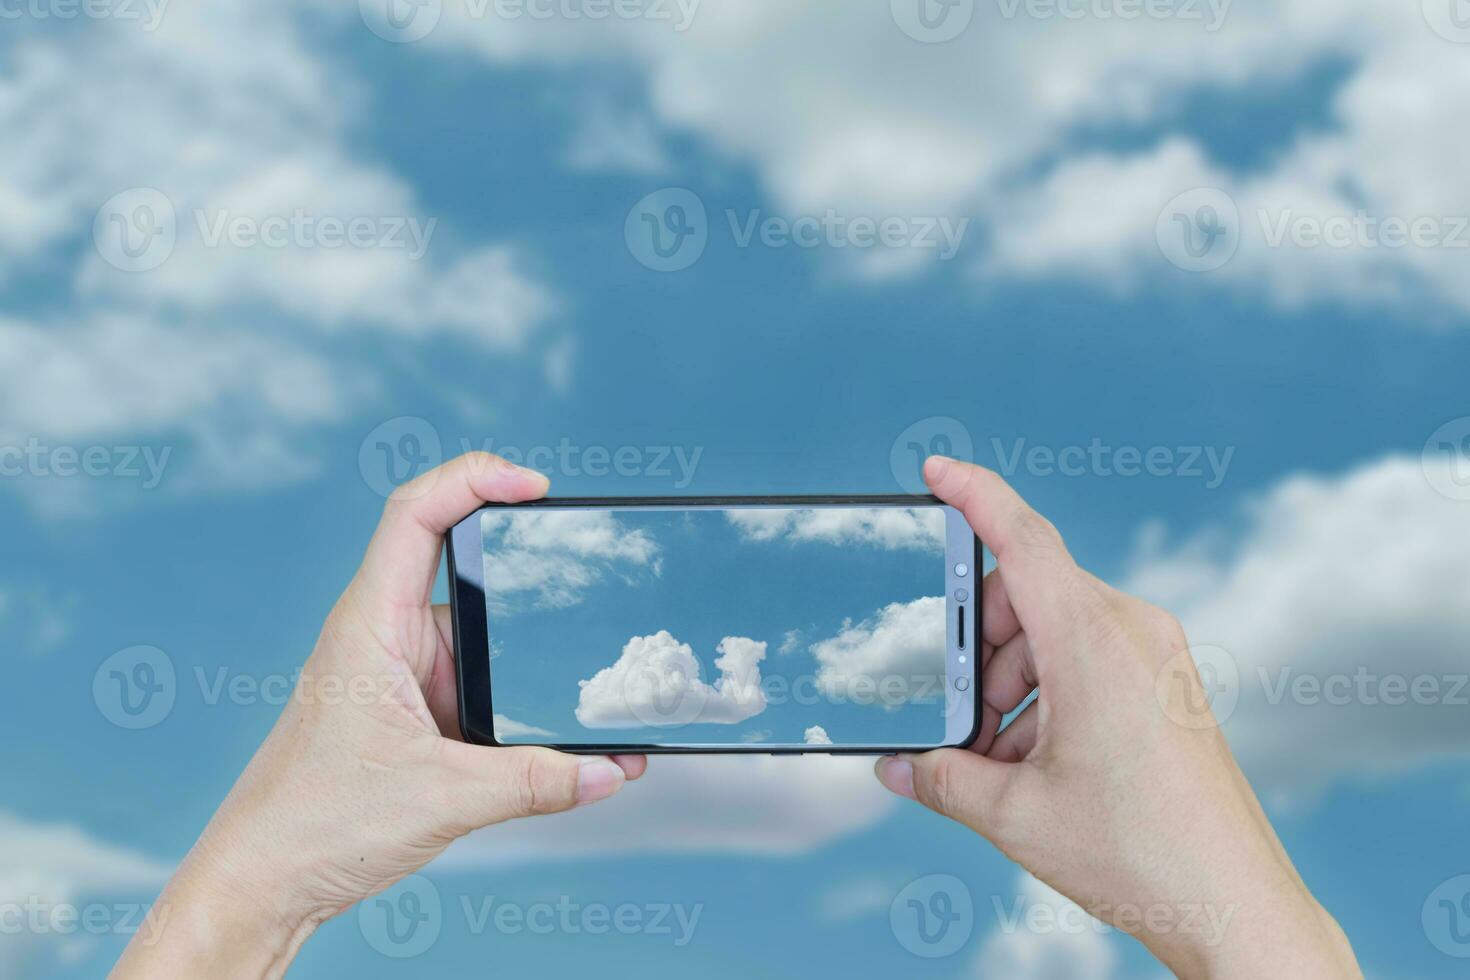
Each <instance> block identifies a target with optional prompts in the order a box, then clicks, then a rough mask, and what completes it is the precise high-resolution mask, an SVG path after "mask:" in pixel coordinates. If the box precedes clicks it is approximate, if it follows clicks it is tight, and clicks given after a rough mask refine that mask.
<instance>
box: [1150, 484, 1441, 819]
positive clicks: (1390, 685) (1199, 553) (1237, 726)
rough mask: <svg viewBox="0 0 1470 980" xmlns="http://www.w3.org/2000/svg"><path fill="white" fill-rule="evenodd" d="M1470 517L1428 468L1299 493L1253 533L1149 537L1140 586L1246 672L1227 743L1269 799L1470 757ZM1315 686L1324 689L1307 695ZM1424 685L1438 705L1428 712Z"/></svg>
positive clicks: (1201, 641)
mask: <svg viewBox="0 0 1470 980" xmlns="http://www.w3.org/2000/svg"><path fill="white" fill-rule="evenodd" d="M1425 465H1428V466H1430V467H1431V468H1432V467H1434V466H1438V465H1440V464H1438V463H1431V464H1425ZM1444 465H1448V463H1446V464H1444ZM1465 506H1466V505H1465V504H1464V503H1463V502H1462V501H1457V500H1451V499H1449V498H1447V497H1444V496H1441V495H1440V494H1439V493H1437V492H1436V491H1435V490H1434V489H1432V488H1431V486H1430V485H1429V483H1428V482H1427V481H1426V477H1425V469H1424V466H1421V462H1420V460H1418V459H1410V458H1407V457H1389V458H1386V459H1383V460H1380V461H1378V462H1375V463H1371V464H1367V465H1364V466H1361V467H1359V468H1357V469H1355V470H1352V471H1350V472H1347V473H1345V474H1342V475H1340V476H1335V477H1319V476H1305V475H1303V476H1296V477H1292V478H1290V479H1287V480H1285V481H1283V482H1282V483H1280V484H1279V485H1277V486H1276V487H1274V488H1273V489H1271V490H1270V491H1269V492H1267V493H1265V494H1264V495H1263V496H1262V497H1260V498H1259V499H1258V500H1256V501H1254V502H1253V503H1252V504H1251V505H1250V507H1249V508H1247V509H1246V510H1245V512H1244V514H1243V515H1242V520H1241V522H1240V526H1239V527H1236V526H1233V525H1232V526H1212V527H1207V528H1205V529H1203V530H1201V531H1200V532H1198V533H1196V534H1194V535H1192V536H1191V537H1189V538H1186V539H1185V540H1183V541H1181V542H1179V543H1177V544H1174V545H1166V544H1164V543H1162V542H1161V541H1160V540H1159V532H1158V531H1157V530H1155V531H1152V532H1150V534H1149V535H1148V536H1147V537H1146V539H1145V542H1144V544H1143V545H1142V546H1141V547H1140V550H1139V553H1138V554H1137V555H1136V556H1135V558H1134V562H1133V566H1134V567H1133V571H1132V574H1131V575H1130V577H1129V580H1128V583H1127V586H1128V587H1129V588H1130V589H1131V590H1132V591H1136V592H1138V593H1140V594H1142V595H1144V596H1146V597H1148V598H1151V599H1154V600H1155V601H1158V602H1159V603H1161V604H1162V605H1164V606H1165V607H1167V608H1170V609H1171V610H1173V611H1174V612H1175V613H1176V614H1178V615H1179V617H1180V619H1181V620H1182V621H1183V623H1184V625H1185V628H1186V630H1187V632H1188V634H1189V638H1190V642H1191V643H1193V644H1195V645H1197V646H1202V645H1216V646H1219V647H1222V648H1224V649H1225V650H1226V651H1228V653H1229V654H1230V656H1231V657H1232V658H1233V660H1234V661H1235V664H1236V665H1237V667H1238V673H1239V680H1240V684H1239V700H1238V703H1237V705H1236V706H1235V708H1234V711H1233V713H1232V714H1231V715H1230V716H1229V717H1228V719H1227V720H1226V722H1225V724H1224V731H1225V734H1226V735H1227V737H1228V738H1229V740H1230V744H1231V746H1232V747H1233V748H1234V750H1235V751H1236V753H1237V754H1238V755H1239V756H1240V759H1241V763H1242V766H1243V767H1244V768H1245V770H1246V773H1247V775H1249V776H1250V777H1251V779H1252V781H1253V782H1254V783H1255V784H1256V785H1257V786H1258V787H1259V788H1261V789H1262V790H1263V791H1265V793H1266V794H1267V796H1268V798H1271V799H1275V800H1278V801H1283V802H1291V801H1297V800H1301V799H1303V798H1306V797H1309V796H1310V795H1311V794H1313V793H1314V792H1316V791H1318V790H1320V789H1322V788H1323V787H1324V786H1326V785H1328V784H1329V783H1332V782H1335V781H1339V780H1371V779H1375V778H1381V777H1385V776H1390V775H1393V774H1397V773H1403V772H1409V771H1413V770H1415V769H1418V768H1421V767H1423V766H1426V765H1429V764H1431V763H1433V762H1436V761H1439V760H1446V759H1452V758H1458V759H1464V758H1467V757H1470V709H1467V707H1466V703H1467V701H1470V685H1465V684H1464V683H1463V678H1465V676H1466V674H1467V670H1470V668H1467V661H1466V657H1465V653H1464V651H1465V642H1466V640H1465V638H1466V637H1467V636H1470V522H1467V520H1466V514H1465ZM1301 678H1306V679H1307V680H1306V681H1305V682H1304V683H1306V684H1309V685H1312V684H1322V685H1324V686H1322V687H1321V688H1319V689H1315V691H1314V689H1313V688H1310V687H1308V688H1304V689H1295V688H1294V685H1296V684H1298V683H1303V682H1302V681H1301V680H1300V679H1301ZM1215 680H1216V682H1217V683H1228V678H1225V677H1220V676H1217V677H1216V679H1215ZM1416 680H1417V681H1418V682H1419V683H1420V684H1422V685H1429V686H1430V687H1426V688H1424V689H1423V690H1424V693H1426V694H1428V693H1429V692H1430V688H1431V687H1432V688H1433V690H1435V691H1437V694H1433V696H1432V697H1431V698H1430V700H1432V701H1434V702H1436V703H1416V701H1415V699H1414V695H1413V684H1414V683H1415V682H1416ZM1398 684H1404V685H1407V687H1406V688H1405V689H1401V690H1400V689H1397V687H1396V685H1398ZM1283 685H1284V686H1283ZM1457 687H1458V688H1459V690H1458V692H1457V691H1456V690H1455V689H1456V688H1457ZM1294 690H1297V691H1298V693H1297V694H1294V693H1293V691H1294ZM1390 699H1397V700H1399V701H1400V702H1401V703H1399V704H1393V703H1391V702H1390ZM1273 702H1274V703H1273ZM1334 702H1336V703H1334ZM1225 703H1228V702H1225ZM1288 744H1289V745H1291V746H1292V751H1291V752H1282V751H1281V746H1282V745H1288Z"/></svg>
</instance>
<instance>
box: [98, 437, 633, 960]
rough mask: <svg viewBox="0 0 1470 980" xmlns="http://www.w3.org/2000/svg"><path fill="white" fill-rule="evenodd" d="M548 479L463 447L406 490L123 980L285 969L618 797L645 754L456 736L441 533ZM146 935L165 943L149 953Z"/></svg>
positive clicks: (130, 953) (137, 945)
mask: <svg viewBox="0 0 1470 980" xmlns="http://www.w3.org/2000/svg"><path fill="white" fill-rule="evenodd" d="M547 487H548V481H547V479H546V478H545V477H544V476H542V475H541V474H539V473H535V472H532V471H530V470H525V469H521V468H520V467H517V466H513V465H511V464H510V463H507V462H505V461H504V460H502V459H500V458H498V457H495V456H491V455H489V454H487V453H470V454H467V455H465V456H461V457H459V458H458V459H455V460H453V461H451V462H449V463H447V464H445V465H444V466H441V467H439V468H438V469H435V470H432V471H430V472H428V473H425V474H424V475H423V476H421V477H419V478H418V479H417V480H414V481H412V482H411V483H408V484H405V485H404V486H403V487H400V488H399V489H398V491H396V492H395V493H394V494H393V496H392V497H391V498H389V500H388V504H387V506H386V508H385V509H384V512H383V518H382V521H381V522H380V523H379V525H378V529H377V532H376V533H375V534H374V535H373V539H372V542H371V543H370V544H369V545H368V549H367V555H366V556H365V558H364V560H363V563H362V566H361V567H360V568H359V569H358V572H357V575H356V576H355V577H354V578H353V580H352V582H351V583H350V584H349V585H348V587H347V590H346V592H344V593H343V594H342V597H341V598H340V599H339V600H338V602H337V605H336V606H335V607H334V608H333V609H332V612H331V614H330V615H329V616H328V617H327V621H326V625H325V626H324V627H323V628H322V632H321V636H320V637H319V639H318V640H317V645H316V649H315V650H314V651H313V652H312V654H311V657H310V658H309V659H308V660H307V662H306V665H305V666H304V667H303V668H302V671H301V677H300V680H299V681H298V683H297V686H296V690H295V693H294V695H293V697H292V699H291V701H290V702H289V703H288V704H287V706H286V708H285V710H284V711H283V712H282V713H281V717H280V720H279V721H277V723H276V726H275V728H274V729H273V730H272V731H271V733H270V735H269V736H268V737H267V738H266V740H265V742H264V744H262V745H261V747H260V749H259V750H258V751H257V752H256V754H255V757H254V758H253V759H252V760H251V762H250V764H249V766H248V767H246V769H245V772H244V774H243V775H242V776H241V777H240V779H239V781H238V782H237V783H236V784H235V787H234V789H233V790H231V792H230V794H229V796H228V797H227V798H226V799H225V802H224V803H223V805H221V807H220V808H219V810H218V812H216V813H215V815H214V819H213V820H211V821H210V823H209V826H208V827H207V828H206V829H205V831H204V834H203V836H202V837H201V838H200V840H199V842H198V843H197V844H196V845H195V847H194V848H193V850H192V851H191V852H190V853H189V855H188V857H187V858H185V860H184V862H183V864H182V865H181V866H180V867H179V869H178V871H177V872H176V873H175V875H174V878H173V880H172V881H170V882H169V885H168V887H167V888H166V889H165V891H164V893H163V895H162V896H160V898H159V900H158V903H157V904H156V906H155V910H156V911H157V912H158V913H159V914H160V915H166V916H167V918H166V919H164V918H160V919H159V921H158V923H157V924H158V926H159V928H160V930H161V938H159V937H158V935H157V934H155V933H154V932H152V931H147V932H145V931H140V932H139V933H138V934H137V935H136V936H135V937H134V940H133V943H132V944H131V945H130V946H129V948H128V950H127V951H126V952H125V953H124V954H123V958H122V960H121V961H120V962H119V963H118V965H117V968H116V970H115V971H114V973H115V975H117V976H139V977H143V976H150V977H151V976H247V975H248V976H263V975H264V976H278V975H280V974H282V973H284V972H285V968H286V966H287V965H288V964H289V963H290V961H291V958H292V957H293V956H294V955H295V953H296V951H297V950H298V949H299V948H300V946H301V944H302V943H303V942H305V940H306V939H307V937H309V936H310V935H311V933H312V932H313V931H314V930H315V928H316V927H317V926H318V925H319V924H321V923H322V922H324V921H325V920H327V919H329V918H331V917H332V916H334V915H337V914H338V913H340V912H342V911H344V910H345V909H347V908H349V907H351V906H352V905H353V904H355V903H356V902H359V901H361V900H362V899H364V898H366V897H368V896H369V895H373V894H375V893H377V892H379V891H382V890H383V889H385V888H387V887H388V886H390V885H392V884H393V883H394V882H396V881H398V880H399V879H400V878H402V877H404V876H405V875H408V874H410V873H412V872H413V871H416V870H417V869H419V868H421V867H423V866H424V865H425V864H427V863H428V862H429V861H431V860H432V859H433V858H435V857H436V856H437V855H438V854H439V853H440V852H442V851H443V850H444V848H445V847H447V846H448V845H449V843H450V842H451V841H453V840H455V839H456V838H458V837H462V836H463V835H465V834H467V833H469V832H470V831H472V830H475V829H477V828H479V827H484V826H487V825H489V824H494V823H500V822H501V821H504V820H509V819H511V818H512V817H524V816H531V815H534V814H545V813H557V812H559V811H562V810H569V809H571V808H572V807H575V806H580V805H582V804H585V803H592V802H594V801H596V800H601V799H604V798H606V797H608V796H611V795H612V794H613V793H616V792H617V791H618V790H619V789H621V788H622V786H623V782H624V780H625V779H637V778H638V777H639V776H641V775H642V774H643V770H644V768H645V766H646V764H647V762H646V759H645V758H644V757H643V756H614V757H612V758H602V757H578V756H572V755H566V754H563V753H560V752H555V751H553V750H551V749H546V748H538V747H532V746H522V747H515V748H489V747H484V746H474V745H468V744H466V743H465V742H463V741H462V740H461V738H460V732H459V721H458V713H457V696H456V690H455V669H454V649H453V642H452V637H453V632H452V629H451V624H450V619H449V610H448V608H447V607H445V606H432V605H431V604H430V601H429V600H430V593H431V591H432V589H433V587H434V579H435V576H436V574H437V572H438V568H439V559H440V553H441V550H442V546H443V535H444V534H445V532H447V531H448V530H449V528H450V527H452V526H453V525H454V524H455V523H457V522H458V521H459V520H461V519H462V518H464V517H465V516H467V515H468V514H470V513H471V512H472V511H474V510H475V509H476V508H477V507H479V506H480V504H481V503H483V502H487V501H495V502H502V503H514V502H518V501H523V500H534V499H536V498H538V497H541V496H543V495H544V494H545V493H546V490H547ZM145 934H146V935H149V936H151V937H152V938H153V939H155V940H156V941H154V942H144V941H143V938H144V936H145Z"/></svg>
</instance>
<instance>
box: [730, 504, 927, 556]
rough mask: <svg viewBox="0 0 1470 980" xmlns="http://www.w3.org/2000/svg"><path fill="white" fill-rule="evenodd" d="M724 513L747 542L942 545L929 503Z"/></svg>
mask: <svg viewBox="0 0 1470 980" xmlns="http://www.w3.org/2000/svg"><path fill="white" fill-rule="evenodd" d="M725 517H726V518H727V519H728V520H729V521H730V523H731V524H733V525H735V527H736V528H737V529H739V531H740V533H741V536H742V537H744V538H745V539H746V540H747V541H777V540H781V539H785V540H789V541H801V542H821V543H824V544H840V545H867V546H871V547H878V548H884V549H886V550H888V551H900V550H910V551H935V552H941V551H943V550H944V512H943V511H941V510H939V509H938V508H933V507H867V508H835V507H833V508H812V509H807V510H784V509H780V508H759V509H752V510H729V511H726V512H725Z"/></svg>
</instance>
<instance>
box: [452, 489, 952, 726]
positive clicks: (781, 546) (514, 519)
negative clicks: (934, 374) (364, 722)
mask: <svg viewBox="0 0 1470 980" xmlns="http://www.w3.org/2000/svg"><path fill="white" fill-rule="evenodd" d="M479 521H480V532H481V542H482V549H481V552H482V559H483V571H484V595H485V608H486V614H487V633H488V643H489V656H490V679H491V688H492V700H493V712H494V733H495V737H496V739H497V740H498V741H500V742H506V743H535V744H560V745H649V746H689V747H731V746H745V747H748V748H750V749H752V750H757V751H758V750H760V749H761V748H769V749H781V748H792V747H806V748H816V747H820V746H840V747H863V746H883V747H904V746H915V747H925V746H933V745H939V744H943V743H944V740H945V738H946V731H947V724H948V716H949V714H950V713H951V712H952V710H953V704H952V703H951V701H952V698H947V697H946V693H947V690H948V685H947V684H946V664H947V656H949V655H950V653H951V648H952V647H953V646H954V645H955V644H956V642H957V641H958V637H957V635H956V632H957V628H958V627H957V623H956V611H957V606H956V604H955V602H954V599H955V596H956V595H959V596H961V597H968V593H967V592H966V591H965V589H967V588H973V583H972V582H971V581H970V579H973V578H974V577H975V574H976V573H974V572H969V573H968V578H965V579H961V580H959V581H960V585H961V588H958V589H957V588H955V580H954V576H955V574H956V567H955V565H954V564H953V563H951V562H949V561H947V555H953V554H956V553H958V552H955V551H954V548H955V547H962V546H963V544H964V542H973V537H972V536H971V535H970V532H969V530H968V528H966V527H963V522H962V519H960V517H959V515H958V514H956V513H955V512H953V511H952V510H950V509H949V508H946V507H943V506H940V505H937V504H936V505H929V506H915V507H894V506H881V507H850V506H813V507H803V508H791V507H782V506H741V507H728V508H727V507H713V506H710V507H692V508H666V507H648V506H631V507H612V508H608V507H596V508H593V507H585V508H584V507H555V508H526V509H516V508H498V509H487V510H484V511H482V512H481V514H480V517H479ZM955 524H959V525H961V526H960V528H959V529H958V531H962V532H963V533H962V534H961V533H958V532H957V530H956V529H955V528H954V527H953V525H955ZM954 542H960V545H956V544H955V543H954ZM958 571H959V572H966V568H965V567H964V566H963V565H961V566H959V568H958ZM974 605H975V604H974V603H969V604H968V606H969V607H970V608H973V606H974ZM961 683H966V682H961ZM950 730H951V731H952V730H953V729H950Z"/></svg>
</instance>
